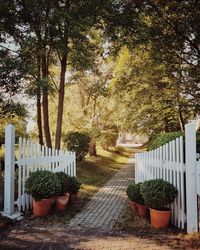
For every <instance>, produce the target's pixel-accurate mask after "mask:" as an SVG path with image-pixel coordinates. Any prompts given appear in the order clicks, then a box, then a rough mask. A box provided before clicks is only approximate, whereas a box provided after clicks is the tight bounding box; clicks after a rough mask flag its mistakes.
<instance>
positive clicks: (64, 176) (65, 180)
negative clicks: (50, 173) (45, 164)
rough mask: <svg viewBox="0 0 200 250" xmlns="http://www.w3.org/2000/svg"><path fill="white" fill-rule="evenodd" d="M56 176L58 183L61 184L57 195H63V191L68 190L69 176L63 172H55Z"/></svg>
mask: <svg viewBox="0 0 200 250" xmlns="http://www.w3.org/2000/svg"><path fill="white" fill-rule="evenodd" d="M55 174H56V176H57V177H58V179H59V181H60V184H61V189H60V192H59V195H63V194H64V193H67V192H68V188H69V176H68V175H67V174H65V173H64V172H62V171H61V172H57V173H55Z"/></svg>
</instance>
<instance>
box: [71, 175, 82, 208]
mask: <svg viewBox="0 0 200 250" xmlns="http://www.w3.org/2000/svg"><path fill="white" fill-rule="evenodd" d="M68 181H69V186H68V192H69V194H70V197H69V199H70V202H71V203H75V202H76V201H77V194H78V191H79V189H80V186H81V183H80V182H79V181H78V180H77V179H76V177H74V176H73V177H69V178H68Z"/></svg>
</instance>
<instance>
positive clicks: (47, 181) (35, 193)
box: [25, 170, 61, 201]
mask: <svg viewBox="0 0 200 250" xmlns="http://www.w3.org/2000/svg"><path fill="white" fill-rule="evenodd" d="M60 190H61V184H60V181H59V179H58V177H57V176H56V175H55V174H54V173H52V172H51V171H47V170H37V171H35V172H32V173H31V174H30V175H29V177H28V178H27V179H26V182H25V191H26V193H27V194H31V195H32V197H33V198H34V199H35V200H36V201H39V200H42V199H47V198H50V197H52V196H53V195H56V194H58V193H59V192H60Z"/></svg>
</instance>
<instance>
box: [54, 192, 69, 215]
mask: <svg viewBox="0 0 200 250" xmlns="http://www.w3.org/2000/svg"><path fill="white" fill-rule="evenodd" d="M68 201H69V194H65V195H63V196H58V197H57V198H56V210H57V211H64V210H65V209H66V207H67V204H68Z"/></svg>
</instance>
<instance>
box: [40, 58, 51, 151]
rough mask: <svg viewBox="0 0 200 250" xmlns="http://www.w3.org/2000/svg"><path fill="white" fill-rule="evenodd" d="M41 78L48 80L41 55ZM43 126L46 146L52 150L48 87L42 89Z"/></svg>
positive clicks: (45, 64) (46, 68)
mask: <svg viewBox="0 0 200 250" xmlns="http://www.w3.org/2000/svg"><path fill="white" fill-rule="evenodd" d="M42 78H43V80H46V81H47V80H48V65H47V59H46V55H45V54H44V55H42ZM42 94H43V103H42V106H43V123H44V124H43V126H44V134H45V138H46V145H47V147H49V148H52V143H51V134H50V128H49V100H48V87H47V86H44V87H43V91H42Z"/></svg>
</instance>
